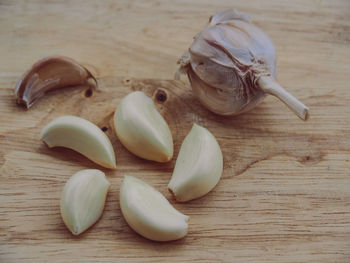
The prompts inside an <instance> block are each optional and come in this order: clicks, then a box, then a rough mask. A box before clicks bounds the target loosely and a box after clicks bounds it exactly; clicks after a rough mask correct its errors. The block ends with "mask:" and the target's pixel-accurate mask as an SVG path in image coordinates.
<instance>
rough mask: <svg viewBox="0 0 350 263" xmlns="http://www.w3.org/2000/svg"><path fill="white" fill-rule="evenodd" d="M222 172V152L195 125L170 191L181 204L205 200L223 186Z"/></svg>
mask: <svg viewBox="0 0 350 263" xmlns="http://www.w3.org/2000/svg"><path fill="white" fill-rule="evenodd" d="M222 170H223V158H222V152H221V149H220V146H219V144H218V142H217V141H216V139H215V137H214V136H213V135H212V134H211V133H210V132H209V131H208V130H207V129H205V128H203V127H201V126H199V125H197V124H194V125H193V127H192V129H191V131H190V132H189V134H188V135H187V136H186V138H185V140H184V141H183V143H182V145H181V148H180V152H179V155H178V157H177V160H176V164H175V168H174V172H173V175H172V177H171V180H170V182H169V185H168V189H169V191H170V192H171V193H172V194H173V195H174V197H175V199H176V200H177V201H179V202H187V201H190V200H192V199H196V198H199V197H202V196H203V195H205V194H207V193H208V192H210V191H211V190H212V189H213V188H214V187H215V185H216V184H217V183H218V182H219V180H220V178H221V175H222Z"/></svg>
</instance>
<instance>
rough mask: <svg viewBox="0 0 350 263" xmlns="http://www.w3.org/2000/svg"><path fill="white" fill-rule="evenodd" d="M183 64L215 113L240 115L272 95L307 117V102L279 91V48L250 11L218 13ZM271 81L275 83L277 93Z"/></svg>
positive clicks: (196, 38) (200, 35) (182, 61)
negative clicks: (268, 95) (271, 87)
mask: <svg viewBox="0 0 350 263" xmlns="http://www.w3.org/2000/svg"><path fill="white" fill-rule="evenodd" d="M179 63H180V72H186V73H187V75H188V78H189V80H190V83H191V86H192V89H193V92H194V94H195V95H196V96H197V97H198V99H199V100H200V101H201V103H202V104H203V105H204V106H205V107H207V108H208V109H209V110H211V111H212V112H215V113H217V114H220V115H238V114H240V113H243V112H246V111H248V110H250V109H252V108H254V107H255V106H256V105H257V104H258V103H260V102H261V101H262V100H263V98H264V97H265V95H266V93H270V94H272V95H275V96H277V97H278V98H280V99H281V100H282V101H283V102H284V103H286V104H287V106H288V107H290V108H291V109H292V110H293V111H294V112H295V113H296V114H297V115H298V116H299V117H300V118H302V119H306V118H307V111H308V108H307V107H306V106H305V105H303V104H302V103H300V102H299V101H297V100H296V99H295V98H294V97H293V98H294V99H295V100H287V101H286V100H284V97H283V96H282V97H283V98H281V97H280V96H279V94H278V93H279V92H276V89H275V87H276V86H275V84H276V85H278V84H277V82H276V81H275V79H276V77H277V72H276V52H275V47H274V45H273V43H272V41H271V39H270V38H269V37H268V36H267V35H266V34H265V33H264V32H263V31H262V30H261V29H260V28H258V27H257V26H255V25H254V24H252V23H251V21H250V19H249V16H248V15H245V14H239V13H238V12H237V11H236V10H227V11H222V12H218V13H216V14H215V15H213V16H212V17H211V18H210V20H209V24H208V25H207V27H205V28H204V29H203V30H202V31H201V32H200V33H199V34H198V35H197V36H196V37H195V39H194V41H193V43H192V45H191V46H190V48H189V50H188V52H185V54H184V55H183V57H182V58H181V59H180V61H179ZM262 80H263V81H262ZM270 84H273V85H274V86H273V93H272V92H270V91H271V89H270ZM279 87H280V86H279ZM280 88H281V89H283V88H282V87H280ZM283 92H284V95H286V94H288V96H292V95H291V94H289V93H288V92H286V91H283ZM296 101H297V102H298V103H297V105H294V104H293V103H295V102H296ZM289 102H290V103H292V104H288V103H289Z"/></svg>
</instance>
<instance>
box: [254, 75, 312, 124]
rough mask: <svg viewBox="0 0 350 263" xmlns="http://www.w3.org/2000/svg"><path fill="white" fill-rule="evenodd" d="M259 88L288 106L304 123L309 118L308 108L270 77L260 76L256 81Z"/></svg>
mask: <svg viewBox="0 0 350 263" xmlns="http://www.w3.org/2000/svg"><path fill="white" fill-rule="evenodd" d="M258 84H259V86H260V88H261V89H262V90H263V91H264V92H266V93H268V94H271V95H273V96H275V97H277V98H278V99H280V100H281V101H282V102H283V103H284V104H286V105H287V106H288V108H289V109H291V110H292V111H293V112H294V113H295V114H296V115H297V116H298V117H299V118H300V119H302V120H304V121H306V120H307V119H308V118H309V108H308V107H307V106H305V105H304V104H303V103H301V102H300V101H299V100H298V99H297V98H295V97H294V96H293V95H292V94H290V93H289V92H288V91H286V90H285V89H284V88H282V87H281V85H280V84H278V83H277V81H276V80H275V79H274V78H273V77H271V76H262V77H260V78H259V79H258Z"/></svg>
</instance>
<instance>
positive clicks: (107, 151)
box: [40, 115, 116, 169]
mask: <svg viewBox="0 0 350 263" xmlns="http://www.w3.org/2000/svg"><path fill="white" fill-rule="evenodd" d="M40 139H41V140H43V141H44V142H45V143H46V144H47V146H49V147H50V148H51V147H57V146H60V147H66V148H69V149H72V150H74V151H77V152H79V153H81V154H82V155H84V156H86V157H87V158H89V159H90V160H91V161H93V162H95V163H97V164H99V165H101V166H103V167H106V168H111V169H115V168H116V161H115V154H114V150H113V146H112V144H111V141H110V140H109V138H108V137H107V135H106V134H104V133H103V131H101V129H100V128H99V127H97V126H96V125H95V124H93V123H92V122H90V121H88V120H85V119H83V118H80V117H76V116H71V115H65V116H61V117H58V118H56V119H54V120H53V121H51V122H50V123H48V124H47V125H46V126H45V127H44V128H43V129H42V131H41V134H40Z"/></svg>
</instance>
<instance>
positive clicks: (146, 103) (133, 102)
mask: <svg viewBox="0 0 350 263" xmlns="http://www.w3.org/2000/svg"><path fill="white" fill-rule="evenodd" d="M114 127H115V131H116V134H117V136H118V138H119V140H120V141H121V143H122V144H123V145H124V146H125V147H126V148H127V149H128V150H129V151H130V152H132V153H133V154H135V155H137V156H139V157H141V158H144V159H147V160H152V161H157V162H167V161H169V160H171V158H172V157H173V138H172V135H171V132H170V130H169V127H168V124H167V123H166V121H165V120H164V118H163V117H162V115H160V113H159V112H158V111H157V109H156V107H155V105H154V102H153V100H152V99H151V98H149V97H148V96H146V94H145V93H143V92H142V91H135V92H132V93H130V94H128V95H127V96H126V97H124V98H123V99H122V101H121V102H120V104H119V105H118V107H117V109H116V111H115V114H114Z"/></svg>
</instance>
